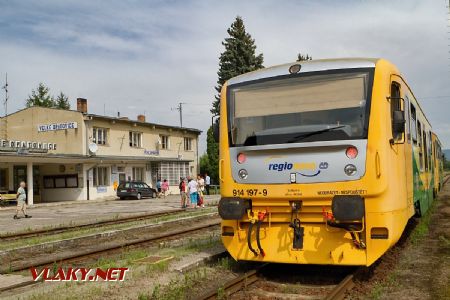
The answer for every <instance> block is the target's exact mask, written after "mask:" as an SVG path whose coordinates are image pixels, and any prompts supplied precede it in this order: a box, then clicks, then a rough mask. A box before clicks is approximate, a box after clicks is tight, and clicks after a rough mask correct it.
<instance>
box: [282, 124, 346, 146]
mask: <svg viewBox="0 0 450 300" xmlns="http://www.w3.org/2000/svg"><path fill="white" fill-rule="evenodd" d="M345 126H346V125H339V126H335V127H330V128H325V129H321V130H317V131H313V132H309V133H306V134H301V135H297V136H296V137H294V138H293V139H290V140H288V141H287V142H288V143H295V142H298V141H301V140H303V139H305V138H307V137H310V136H313V135H316V134H321V133H324V132H328V131H332V130H335V129H339V128H343V127H345Z"/></svg>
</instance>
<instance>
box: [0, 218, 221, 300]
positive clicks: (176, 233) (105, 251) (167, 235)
mask: <svg viewBox="0 0 450 300" xmlns="http://www.w3.org/2000/svg"><path fill="white" fill-rule="evenodd" d="M209 215H217V214H209ZM173 223H174V224H173V225H174V226H176V223H177V221H174V222H173ZM219 225H220V220H219V218H213V219H209V220H205V221H200V220H199V221H197V222H195V223H194V225H192V226H189V227H184V226H178V228H177V229H175V230H169V231H166V232H160V233H158V234H154V235H152V236H148V237H143V238H141V239H138V240H132V241H126V242H124V243H120V244H116V245H107V246H102V245H100V247H97V248H94V249H89V250H86V251H83V252H79V253H77V254H74V255H69V256H66V257H63V258H61V257H60V258H55V257H48V258H47V259H44V260H38V261H34V262H29V263H27V264H25V265H21V266H15V267H10V269H9V273H11V272H12V273H13V274H14V273H17V272H20V271H24V270H28V269H29V268H30V267H43V266H51V265H52V264H54V263H55V262H57V263H58V265H61V266H63V265H70V264H73V263H74V262H75V263H76V264H80V263H82V262H83V261H89V260H97V259H98V258H103V257H105V256H106V255H112V254H116V253H120V252H122V251H124V250H125V249H128V248H129V247H140V246H146V245H148V244H153V243H156V242H161V241H167V240H172V239H175V238H180V237H183V236H185V235H187V234H192V233H195V232H199V231H204V230H206V229H210V228H213V227H218V226H219ZM37 283H39V282H36V281H33V280H30V281H26V282H22V283H21V284H20V285H14V286H10V287H3V288H0V298H1V297H2V294H3V293H8V292H12V291H14V290H16V289H18V288H22V287H26V286H30V285H34V284H37Z"/></svg>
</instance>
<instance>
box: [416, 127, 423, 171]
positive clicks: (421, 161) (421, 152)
mask: <svg viewBox="0 0 450 300" xmlns="http://www.w3.org/2000/svg"><path fill="white" fill-rule="evenodd" d="M417 144H418V146H419V167H420V171H423V148H422V144H423V143H422V125H421V124H420V121H417Z"/></svg>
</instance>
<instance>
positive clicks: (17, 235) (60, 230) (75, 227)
mask: <svg viewBox="0 0 450 300" xmlns="http://www.w3.org/2000/svg"><path fill="white" fill-rule="evenodd" d="M183 212H186V209H176V210H170V211H162V212H156V213H150V214H141V215H138V216H130V217H124V218H118V219H110V220H103V221H97V222H92V223H86V224H77V225H67V226H60V227H55V228H46V229H40V230H33V231H24V232H18V233H11V234H4V235H0V241H2V242H9V241H14V240H18V239H24V238H31V237H37V236H39V237H41V236H48V235H54V234H58V233H63V232H70V231H76V230H80V229H91V228H98V227H103V226H107V225H117V224H124V223H130V222H135V221H142V220H151V219H156V218H159V217H164V216H170V215H175V214H180V213H183Z"/></svg>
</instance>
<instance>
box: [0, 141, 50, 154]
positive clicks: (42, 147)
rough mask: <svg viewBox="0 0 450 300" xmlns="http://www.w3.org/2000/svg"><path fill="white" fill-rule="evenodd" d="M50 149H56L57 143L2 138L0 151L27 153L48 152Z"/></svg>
mask: <svg viewBox="0 0 450 300" xmlns="http://www.w3.org/2000/svg"><path fill="white" fill-rule="evenodd" d="M49 150H56V144H55V143H48V142H33V141H13V140H0V152H17V153H18V154H26V153H47V152H48V151H49Z"/></svg>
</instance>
